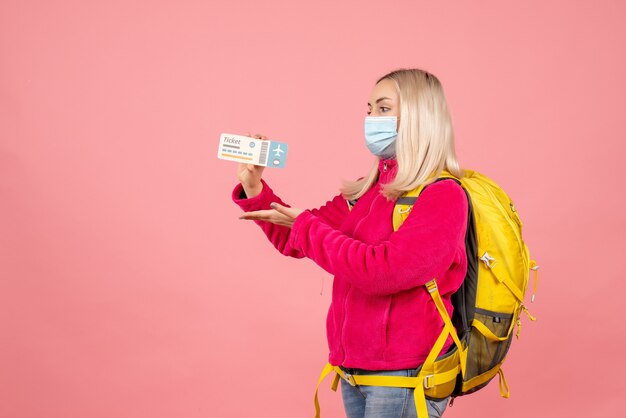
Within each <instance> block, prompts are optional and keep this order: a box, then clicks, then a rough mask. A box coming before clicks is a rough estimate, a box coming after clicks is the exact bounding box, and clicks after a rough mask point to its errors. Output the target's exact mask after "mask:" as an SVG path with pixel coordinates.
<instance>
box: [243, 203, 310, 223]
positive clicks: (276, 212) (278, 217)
mask: <svg viewBox="0 0 626 418" xmlns="http://www.w3.org/2000/svg"><path fill="white" fill-rule="evenodd" d="M270 206H271V207H272V208H273V209H267V210H255V211H251V212H244V213H243V214H242V215H241V216H240V217H239V219H252V220H254V219H256V220H259V221H268V222H272V223H275V224H276V225H284V226H288V227H289V228H291V226H292V225H293V221H294V220H295V219H296V217H297V216H298V215H300V214H301V213H302V212H304V210H303V209H297V208H288V207H286V206H283V205H281V204H279V203H276V202H273V203H272V204H271V205H270Z"/></svg>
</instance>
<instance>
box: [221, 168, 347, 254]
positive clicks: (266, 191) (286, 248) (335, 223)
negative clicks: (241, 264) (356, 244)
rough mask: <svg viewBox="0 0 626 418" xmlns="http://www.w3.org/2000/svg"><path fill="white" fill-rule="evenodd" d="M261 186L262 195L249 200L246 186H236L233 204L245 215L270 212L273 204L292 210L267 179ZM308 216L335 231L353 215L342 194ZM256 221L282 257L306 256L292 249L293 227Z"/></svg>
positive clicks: (313, 210)
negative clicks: (347, 217) (267, 210)
mask: <svg viewBox="0 0 626 418" xmlns="http://www.w3.org/2000/svg"><path fill="white" fill-rule="evenodd" d="M261 183H262V184H263V189H262V190H261V193H259V194H258V195H257V196H254V197H252V198H247V197H246V193H245V191H244V189H243V186H242V185H241V183H237V185H236V186H235V188H234V189H233V192H232V200H233V202H235V203H236V204H237V205H239V207H240V208H241V209H243V210H244V211H245V212H249V211H255V210H264V209H271V207H270V203H272V202H277V203H279V204H281V205H283V206H286V207H291V206H290V205H288V204H286V203H285V202H283V201H282V199H281V198H280V197H278V196H277V195H276V194H275V193H274V191H273V190H272V189H271V188H270V186H269V185H268V184H267V183H266V182H265V180H264V179H261ZM307 213H309V214H310V215H311V216H313V217H315V218H316V219H317V220H319V221H320V222H321V223H323V224H324V225H326V226H327V227H328V228H329V229H330V230H335V229H338V228H339V226H340V225H341V224H342V223H343V221H344V220H345V218H346V216H348V214H349V213H350V209H349V208H348V203H347V201H346V200H345V199H344V197H343V196H342V195H341V193H339V194H338V195H336V196H335V197H334V198H332V199H331V200H329V201H327V202H326V203H325V204H324V205H323V206H321V207H320V208H318V209H307ZM254 222H255V223H256V224H257V225H259V226H260V227H261V229H262V230H263V232H264V233H265V235H266V236H267V238H268V239H269V240H270V242H271V243H272V245H274V247H275V248H276V249H277V250H278V251H280V253H281V254H283V255H286V256H290V257H294V258H303V257H305V255H304V254H303V253H302V251H301V250H299V249H296V248H293V247H292V246H291V244H290V243H289V237H290V235H291V233H292V230H291V228H289V227H288V226H285V225H277V224H275V223H272V222H267V221H261V220H257V219H255V220H254Z"/></svg>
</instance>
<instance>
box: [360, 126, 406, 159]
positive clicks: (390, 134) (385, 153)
mask: <svg viewBox="0 0 626 418" xmlns="http://www.w3.org/2000/svg"><path fill="white" fill-rule="evenodd" d="M397 121H398V118H397V117H396V116H366V117H365V129H364V130H365V144H366V145H367V148H368V149H369V150H370V152H371V153H372V154H374V155H376V156H379V157H381V158H390V157H393V156H395V154H396V139H397V138H398V131H397V130H396V126H397Z"/></svg>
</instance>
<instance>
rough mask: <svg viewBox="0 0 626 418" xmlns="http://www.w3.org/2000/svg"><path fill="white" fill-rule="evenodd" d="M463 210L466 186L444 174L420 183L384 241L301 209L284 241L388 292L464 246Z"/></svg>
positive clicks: (435, 269)
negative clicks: (358, 234)
mask: <svg viewBox="0 0 626 418" xmlns="http://www.w3.org/2000/svg"><path fill="white" fill-rule="evenodd" d="M467 211H468V202H467V196H466V195H465V191H464V190H463V189H462V188H461V186H459V185H458V184H457V183H456V182H454V181H453V180H443V181H439V182H436V183H433V184H431V185H430V186H428V187H427V188H425V189H424V191H423V192H422V193H421V195H420V197H419V198H418V199H417V201H416V203H415V204H414V205H413V209H411V212H410V213H409V216H408V217H407V218H406V220H405V221H404V222H403V223H402V225H401V226H400V228H398V230H397V231H395V232H393V233H392V234H391V236H390V237H389V239H388V240H387V241H383V242H380V243H378V244H369V243H365V242H363V241H360V240H358V239H354V238H352V237H349V236H347V235H345V234H344V233H342V232H341V231H338V230H335V229H333V228H331V227H329V226H328V225H326V224H325V223H323V222H321V221H320V219H319V218H317V217H316V216H314V215H313V214H312V213H311V212H308V211H305V212H302V213H301V214H300V215H298V217H297V218H296V219H295V221H294V224H293V226H292V231H291V236H290V237H289V246H290V247H291V248H294V249H296V250H298V251H299V252H300V253H301V254H304V255H305V256H307V257H309V258H310V259H312V260H313V261H314V262H315V263H316V264H318V265H319V266H320V267H322V268H323V269H324V270H326V271H328V272H329V273H331V274H333V275H335V276H340V277H342V278H345V279H346V280H347V281H348V282H350V283H351V284H353V285H354V286H356V287H358V288H359V289H360V290H361V291H362V292H364V293H366V294H371V295H388V294H393V293H397V292H400V291H403V290H407V289H411V288H414V287H416V286H420V285H424V284H425V283H427V282H428V281H430V280H431V279H433V278H436V277H440V275H442V274H443V273H444V272H445V271H446V270H447V269H448V268H449V267H450V265H451V264H452V263H453V262H454V261H455V258H456V257H457V252H458V251H459V250H460V249H464V245H465V231H466V227H467V214H468V213H467ZM382 221H383V220H381V222H382ZM384 221H385V222H391V220H390V219H385V220H384Z"/></svg>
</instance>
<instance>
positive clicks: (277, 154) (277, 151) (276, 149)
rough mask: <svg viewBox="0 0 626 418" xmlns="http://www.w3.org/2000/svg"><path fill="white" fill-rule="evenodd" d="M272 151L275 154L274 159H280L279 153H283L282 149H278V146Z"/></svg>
mask: <svg viewBox="0 0 626 418" xmlns="http://www.w3.org/2000/svg"><path fill="white" fill-rule="evenodd" d="M272 151H274V152H275V153H276V154H274V156H275V157H280V153H281V152H285V151H283V150H282V149H280V145H276V148H274V149H273V150H272Z"/></svg>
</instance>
